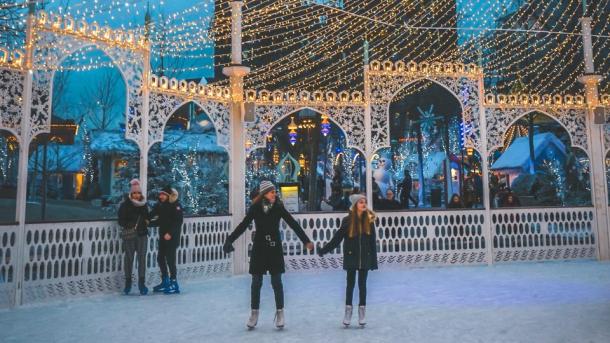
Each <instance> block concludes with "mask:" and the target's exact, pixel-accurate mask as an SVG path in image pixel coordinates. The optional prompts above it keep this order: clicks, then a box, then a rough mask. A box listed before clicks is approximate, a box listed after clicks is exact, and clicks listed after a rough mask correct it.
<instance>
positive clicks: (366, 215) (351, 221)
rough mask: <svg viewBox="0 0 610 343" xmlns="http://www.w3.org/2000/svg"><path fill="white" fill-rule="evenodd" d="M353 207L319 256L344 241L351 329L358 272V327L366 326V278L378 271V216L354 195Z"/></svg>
mask: <svg viewBox="0 0 610 343" xmlns="http://www.w3.org/2000/svg"><path fill="white" fill-rule="evenodd" d="M350 201H351V203H352V206H351V208H350V213H349V215H348V216H347V217H345V218H343V221H342V222H341V227H340V228H339V230H337V232H336V233H335V235H334V236H333V238H332V239H331V240H330V242H328V243H327V244H326V245H325V246H324V247H323V248H322V249H320V250H318V255H320V256H324V254H326V253H328V252H330V251H331V250H333V249H335V248H337V247H338V246H339V243H341V241H343V269H344V270H346V271H347V287H346V290H345V317H344V318H343V324H344V325H345V326H349V325H350V322H351V319H352V297H353V294H354V286H355V283H356V271H358V289H359V291H360V304H359V307H358V323H359V324H360V325H361V326H364V325H365V324H366V320H365V309H366V278H367V276H368V271H369V270H375V269H377V241H376V238H375V214H374V213H373V212H371V211H370V210H369V209H368V208H367V204H366V196H364V195H363V194H353V195H352V196H350Z"/></svg>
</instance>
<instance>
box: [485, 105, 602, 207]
mask: <svg viewBox="0 0 610 343" xmlns="http://www.w3.org/2000/svg"><path fill="white" fill-rule="evenodd" d="M489 163H490V185H489V189H490V201H491V205H492V207H519V206H525V207H528V206H530V207H535V206H590V205H591V186H590V163H589V157H588V156H587V154H586V153H585V152H584V151H583V150H582V149H580V148H576V147H572V143H571V140H570V135H569V133H568V132H567V131H566V129H565V128H564V127H563V126H562V125H561V124H560V123H559V122H557V121H556V120H555V119H553V118H551V117H550V116H548V115H546V114H545V113H542V112H538V111H533V112H530V113H526V114H525V115H524V116H522V117H521V118H519V119H518V120H516V121H515V122H514V123H513V124H512V125H511V126H510V127H509V128H508V130H507V131H506V133H505V134H504V142H503V146H501V147H498V148H497V149H496V150H494V151H493V152H492V153H491V155H490V159H489Z"/></svg>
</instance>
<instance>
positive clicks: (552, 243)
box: [247, 208, 596, 271]
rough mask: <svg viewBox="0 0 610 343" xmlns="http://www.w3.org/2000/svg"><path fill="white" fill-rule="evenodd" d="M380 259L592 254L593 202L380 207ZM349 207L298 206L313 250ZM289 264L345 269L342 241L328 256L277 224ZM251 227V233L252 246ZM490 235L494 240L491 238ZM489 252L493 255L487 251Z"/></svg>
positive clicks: (466, 260) (446, 261) (406, 261)
mask: <svg viewBox="0 0 610 343" xmlns="http://www.w3.org/2000/svg"><path fill="white" fill-rule="evenodd" d="M377 214H378V218H377V220H376V234H377V251H378V258H379V263H380V265H381V266H384V265H385V266H388V265H467V264H485V263H488V262H489V261H490V258H492V257H493V261H494V262H514V261H542V260H569V259H594V258H595V257H596V242H595V233H594V227H593V225H594V220H593V219H594V212H593V209H592V208H542V209H540V208H538V209H526V208H519V209H498V210H493V211H491V220H490V222H489V223H486V221H485V211H483V210H466V211H464V210H461V211H455V210H454V211H452V210H445V211H421V212H420V211H406V212H381V213H377ZM345 215H346V214H345V213H311V214H296V215H294V217H295V219H296V220H297V221H298V222H299V223H300V224H301V226H302V227H303V229H304V230H305V232H306V233H307V235H308V236H309V237H310V238H311V239H312V240H313V242H314V244H315V246H316V251H317V249H319V248H320V247H321V246H323V245H324V244H325V243H326V242H328V241H329V240H330V239H331V238H332V236H333V234H334V233H335V232H336V230H337V229H338V228H339V226H340V224H341V219H342V218H343V217H344V216H345ZM280 231H281V234H282V239H283V243H282V244H283V248H284V256H285V257H284V258H285V261H286V269H288V270H293V271H294V270H297V271H298V270H315V269H341V268H342V254H341V247H339V248H337V249H336V250H335V251H333V252H331V253H330V254H328V255H325V257H324V258H319V257H318V256H317V255H316V254H315V252H314V253H310V252H308V251H306V250H305V248H304V246H303V244H302V243H301V242H300V240H299V239H298V237H297V236H296V235H295V234H294V232H293V231H292V230H291V229H290V228H288V227H287V225H286V224H285V223H284V222H282V225H281V228H280ZM251 238H252V232H250V233H249V234H248V235H247V246H248V251H249V252H250V251H251V249H252V239H251ZM488 240H491V242H493V243H492V246H491V247H490V246H488ZM490 252H491V254H492V255H493V256H489V255H490Z"/></svg>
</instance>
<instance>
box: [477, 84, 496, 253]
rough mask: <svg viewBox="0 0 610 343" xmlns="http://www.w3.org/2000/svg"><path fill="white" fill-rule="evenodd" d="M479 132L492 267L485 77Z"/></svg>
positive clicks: (484, 228) (486, 247) (480, 94)
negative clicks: (484, 102) (484, 103)
mask: <svg viewBox="0 0 610 343" xmlns="http://www.w3.org/2000/svg"><path fill="white" fill-rule="evenodd" d="M478 83H479V87H478V88H479V125H480V127H479V130H480V131H479V132H480V135H481V137H480V144H481V146H480V147H479V149H480V151H479V153H480V154H481V167H482V172H483V178H482V179H483V182H482V183H483V208H484V209H485V214H484V218H485V225H483V237H485V242H486V245H485V250H486V254H487V264H488V265H492V264H493V263H494V256H493V226H492V223H491V202H490V201H491V199H490V196H489V159H488V157H489V151H488V150H487V116H486V115H487V113H486V112H485V106H484V105H483V100H484V99H485V84H484V82H483V75H481V76H480V77H479V80H478Z"/></svg>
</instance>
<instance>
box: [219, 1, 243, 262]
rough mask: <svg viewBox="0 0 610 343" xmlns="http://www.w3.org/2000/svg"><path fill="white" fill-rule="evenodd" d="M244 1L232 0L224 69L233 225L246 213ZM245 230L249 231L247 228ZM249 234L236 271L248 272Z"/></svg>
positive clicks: (238, 248) (238, 244) (238, 254)
mask: <svg viewBox="0 0 610 343" xmlns="http://www.w3.org/2000/svg"><path fill="white" fill-rule="evenodd" d="M242 6H243V2H242V1H232V2H231V66H230V67H225V68H224V69H223V70H222V73H223V74H224V75H226V76H228V77H229V80H230V82H231V118H230V126H231V137H230V142H229V146H230V156H229V190H230V194H229V211H230V212H231V216H232V224H233V226H234V227H235V226H237V224H238V223H239V222H241V220H242V219H243V218H244V216H245V215H246V199H245V197H246V142H245V132H244V77H245V76H246V75H247V74H248V73H249V72H250V68H248V67H245V66H242V65H241V48H242V47H241V16H242V12H241V7H242ZM246 234H249V233H248V232H246ZM246 234H244V235H242V236H241V237H240V238H239V239H238V240H237V241H235V243H234V245H235V252H234V253H233V273H234V274H243V273H246V272H247V270H248V268H247V265H248V263H247V262H248V255H247V252H248V251H247V249H248V247H247V246H246V236H245V235H246Z"/></svg>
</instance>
